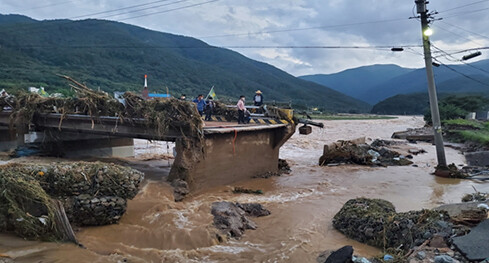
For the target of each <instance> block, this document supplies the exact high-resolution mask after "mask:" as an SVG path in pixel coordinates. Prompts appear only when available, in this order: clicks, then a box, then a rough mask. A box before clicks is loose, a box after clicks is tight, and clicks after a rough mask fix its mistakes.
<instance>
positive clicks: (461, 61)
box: [431, 43, 489, 74]
mask: <svg viewBox="0 0 489 263" xmlns="http://www.w3.org/2000/svg"><path fill="white" fill-rule="evenodd" d="M431 46H432V47H433V48H435V49H437V50H439V51H440V52H442V53H443V54H445V57H447V56H448V57H451V58H452V59H453V60H452V62H460V63H463V64H465V65H467V66H469V67H471V68H474V69H477V70H479V71H482V72H484V73H486V74H489V71H487V70H485V69H482V68H479V67H476V66H474V65H472V64H470V63H467V62H465V61H463V60H461V59H457V58H456V57H454V56H453V55H450V54H448V53H447V52H445V51H443V50H442V49H441V48H439V47H437V46H435V45H434V44H433V43H432V44H431Z"/></svg>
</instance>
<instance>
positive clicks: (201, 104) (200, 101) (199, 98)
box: [192, 94, 205, 116]
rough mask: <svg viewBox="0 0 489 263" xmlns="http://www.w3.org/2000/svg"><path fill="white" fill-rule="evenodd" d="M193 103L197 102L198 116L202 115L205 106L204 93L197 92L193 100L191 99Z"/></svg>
mask: <svg viewBox="0 0 489 263" xmlns="http://www.w3.org/2000/svg"><path fill="white" fill-rule="evenodd" d="M192 102H194V103H195V104H197V110H198V111H199V114H200V116H203V115H204V107H205V101H204V95H202V94H199V96H197V98H195V100H193V101H192Z"/></svg>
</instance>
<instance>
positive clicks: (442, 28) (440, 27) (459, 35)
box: [434, 25, 481, 45]
mask: <svg viewBox="0 0 489 263" xmlns="http://www.w3.org/2000/svg"><path fill="white" fill-rule="evenodd" d="M434 26H435V27H437V28H439V29H441V30H444V31H446V32H449V33H452V34H454V35H456V36H458V37H461V38H463V39H465V40H467V41H469V42H472V43H474V44H477V45H481V43H478V42H475V41H474V40H472V39H470V38H467V37H465V36H463V35H461V34H458V33H455V32H453V31H451V30H449V29H446V28H444V27H442V26H440V25H434Z"/></svg>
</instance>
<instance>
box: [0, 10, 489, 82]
mask: <svg viewBox="0 0 489 263" xmlns="http://www.w3.org/2000/svg"><path fill="white" fill-rule="evenodd" d="M60 2H61V1H60V0H47V1H43V4H42V5H46V6H47V5H50V4H56V3H60ZM148 2H149V1H148ZM169 2H172V1H169ZM198 2H201V1H197V0H189V1H187V2H183V3H179V4H175V5H173V6H169V7H161V8H155V10H145V11H142V12H141V13H134V14H131V15H139V14H145V13H146V14H147V13H151V12H154V11H159V10H166V9H170V8H174V7H178V6H185V5H188V4H193V3H198ZM143 3H144V2H143ZM135 4H140V3H135V2H133V1H127V0H122V1H108V0H105V1H97V0H88V1H68V3H65V4H62V5H53V6H51V7H46V8H39V9H32V10H28V9H29V7H35V6H39V5H40V4H39V2H38V1H35V0H23V1H16V0H3V1H2V2H1V3H0V10H2V11H1V12H2V13H10V12H13V11H18V10H22V8H24V10H25V14H26V15H28V16H31V17H33V18H35V19H53V18H70V17H76V16H80V15H85V14H90V13H96V12H101V11H105V10H113V9H117V8H121V7H125V6H131V5H135ZM466 4H468V2H467V1H465V0H450V1H448V0H432V1H430V4H429V9H430V10H437V11H440V14H438V15H437V17H440V18H442V17H443V18H444V20H442V21H436V22H435V23H434V25H433V28H434V29H435V32H436V33H435V35H434V36H433V37H432V41H433V43H435V45H438V46H442V47H443V48H444V49H445V48H446V49H459V48H461V47H464V48H467V47H476V46H480V44H482V45H487V44H489V39H488V38H487V37H488V36H486V35H484V34H485V31H486V25H487V24H488V22H489V21H488V20H489V16H487V13H488V12H489V10H483V11H481V12H472V13H468V14H466V15H460V14H461V13H464V12H470V11H473V10H478V9H484V8H488V7H489V1H488V2H481V3H478V4H475V5H472V6H467V7H464V8H458V9H454V10H449V9H452V8H454V7H459V6H463V5H466ZM413 7H414V0H402V1H401V0H361V1H359V0H328V1H325V0H282V1H277V0H247V1H237V0H220V1H218V2H214V3H210V4H206V5H202V6H199V7H195V8H187V9H183V10H178V11H174V12H168V13H162V14H158V15H151V16H146V17H144V16H143V17H140V18H137V19H131V20H124V21H123V22H125V23H131V24H135V25H138V26H142V27H145V28H149V29H153V30H158V31H163V32H169V33H174V34H179V35H188V36H193V37H202V36H215V35H226V34H242V33H254V32H267V31H276V30H284V29H296V28H309V27H319V26H332V25H346V24H355V23H358V24H356V25H350V26H341V27H324V28H321V29H311V30H301V31H289V32H279V33H267V34H249V35H243V36H229V37H218V38H204V39H203V40H204V41H206V42H208V43H209V44H212V45H216V46H248V45H271V46H277V45H280V46H285V45H287V46H300V45H341V46H351V45H373V46H376V45H405V44H421V30H420V24H419V21H416V20H415V19H411V20H410V19H408V18H409V17H411V16H413V10H414V9H413ZM444 10H448V11H445V12H443V11H444ZM414 12H415V10H414ZM111 14H112V13H111ZM414 15H415V14H414ZM453 15H456V16H453ZM101 16H103V15H100V16H95V17H94V18H100V17H101ZM128 16H130V15H122V16H119V17H110V18H109V19H114V20H117V19H123V18H127V17H128ZM390 19H400V20H399V21H385V22H378V23H365V24H362V22H371V21H379V20H380V21H381V20H390ZM443 22H446V23H449V24H452V25H455V26H459V27H462V28H464V29H468V30H470V31H473V32H476V33H479V34H482V35H484V36H478V35H476V34H472V33H469V32H467V31H466V30H463V29H459V28H456V27H454V26H450V25H447V24H444V23H443ZM488 35H489V34H488ZM474 39H475V40H474ZM470 40H473V41H472V42H471V41H470ZM236 51H238V52H240V53H242V54H244V55H246V56H249V57H251V58H253V59H257V60H261V61H264V62H267V63H270V64H272V65H275V66H277V67H279V68H281V69H284V70H286V71H287V72H289V73H291V74H294V75H300V74H312V73H331V72H335V71H339V70H343V69H346V68H350V67H356V66H362V65H368V64H376V63H394V64H399V65H401V66H405V67H421V66H422V65H423V61H422V56H421V55H419V54H412V53H410V52H413V51H411V50H407V51H406V52H404V53H391V52H385V51H376V50H329V49H276V50H274V49H267V50H259V49H236ZM415 51H416V52H419V51H420V49H419V48H418V49H415ZM486 57H487V55H485V56H483V57H482V58H486ZM440 59H442V58H440Z"/></svg>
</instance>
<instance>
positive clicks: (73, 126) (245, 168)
mask: <svg viewBox="0 0 489 263" xmlns="http://www.w3.org/2000/svg"><path fill="white" fill-rule="evenodd" d="M10 114H11V113H10V112H0V125H3V126H9V125H10ZM33 124H34V127H35V129H36V130H41V131H42V130H45V129H50V130H54V131H57V132H60V133H63V132H75V133H82V134H94V135H107V136H115V137H126V138H139V139H147V140H162V141H174V142H175V143H176V152H177V156H176V158H175V161H174V163H173V165H172V168H171V171H170V176H169V179H170V180H175V179H183V180H185V181H187V183H189V185H190V188H191V189H201V188H202V187H212V186H216V185H223V184H231V183H234V182H237V181H240V180H244V179H246V178H250V177H253V176H257V175H260V174H264V173H267V172H277V171H278V156H279V149H280V147H281V146H282V145H283V144H284V143H285V142H286V141H287V140H288V139H289V138H290V137H291V136H292V135H293V134H294V132H295V125H294V124H293V123H288V124H284V123H283V122H279V123H277V124H263V123H260V124H237V123H236V122H222V121H220V122H216V121H211V122H203V130H202V132H203V146H202V148H203V149H202V153H200V152H199V153H197V152H195V149H194V151H191V150H190V149H189V148H188V147H184V146H185V142H184V136H183V135H182V133H181V132H180V131H177V130H168V131H166V132H165V133H164V134H163V135H159V134H157V133H156V132H155V129H154V128H151V127H148V126H147V125H146V122H145V119H137V118H134V119H130V120H125V121H121V119H120V118H119V117H110V116H99V117H91V116H86V115H77V114H66V115H62V114H57V113H51V114H37V115H36V116H35V118H34V119H33ZM189 159H191V160H193V161H192V164H191V165H190V166H189V165H188V164H185V165H183V163H184V162H185V160H189ZM182 171H183V174H184V175H183V176H182Z"/></svg>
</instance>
